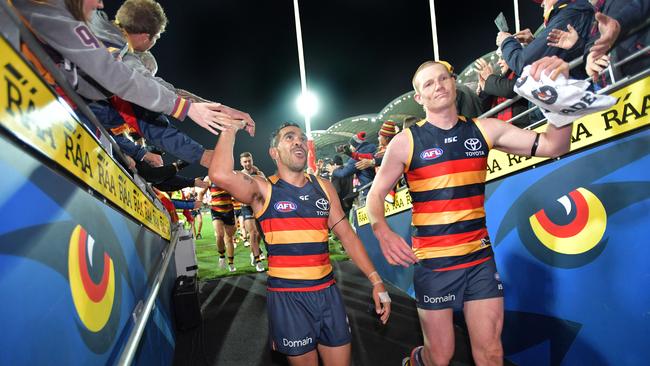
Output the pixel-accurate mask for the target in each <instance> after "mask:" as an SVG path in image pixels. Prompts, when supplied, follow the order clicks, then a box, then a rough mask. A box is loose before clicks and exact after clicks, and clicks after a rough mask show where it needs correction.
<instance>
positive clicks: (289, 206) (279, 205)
mask: <svg viewBox="0 0 650 366" xmlns="http://www.w3.org/2000/svg"><path fill="white" fill-rule="evenodd" d="M273 207H274V208H275V210H276V211H278V212H291V211H295V210H297V209H298V205H296V204H295V203H293V202H291V201H280V202H276V203H275V205H273Z"/></svg>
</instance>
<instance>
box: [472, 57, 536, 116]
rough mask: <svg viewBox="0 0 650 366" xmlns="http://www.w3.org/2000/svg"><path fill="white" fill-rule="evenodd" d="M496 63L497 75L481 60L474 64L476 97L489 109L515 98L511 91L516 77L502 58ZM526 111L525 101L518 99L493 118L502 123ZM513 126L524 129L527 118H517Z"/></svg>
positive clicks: (489, 65)
mask: <svg viewBox="0 0 650 366" xmlns="http://www.w3.org/2000/svg"><path fill="white" fill-rule="evenodd" d="M497 63H498V65H499V68H500V74H499V75H497V74H496V73H495V72H494V70H493V68H492V65H491V64H490V63H488V62H487V61H485V60H484V59H482V58H479V59H478V60H477V61H476V63H475V64H474V67H475V68H476V71H477V73H478V89H477V92H478V96H479V98H481V99H482V100H484V101H485V104H487V105H489V108H493V107H496V106H497V105H499V104H501V103H503V102H505V101H506V100H508V99H511V98H514V97H516V96H517V93H515V92H514V91H513V88H514V86H515V83H516V82H517V75H515V73H514V72H512V71H511V70H510V69H509V68H508V64H507V63H506V62H505V60H504V59H503V58H501V57H500V58H499V60H498V61H497ZM526 109H528V102H527V101H526V100H525V99H520V100H518V101H516V102H515V103H514V104H512V105H511V106H509V107H506V108H505V109H503V110H501V111H500V112H499V113H498V114H497V115H496V116H495V117H496V118H498V119H500V120H502V121H509V120H510V119H511V118H512V117H514V116H517V115H519V114H520V113H522V112H524V111H525V110H526ZM513 124H514V125H516V126H517V127H522V128H523V127H526V126H527V125H528V118H524V117H522V118H519V119H518V120H516V121H514V122H513Z"/></svg>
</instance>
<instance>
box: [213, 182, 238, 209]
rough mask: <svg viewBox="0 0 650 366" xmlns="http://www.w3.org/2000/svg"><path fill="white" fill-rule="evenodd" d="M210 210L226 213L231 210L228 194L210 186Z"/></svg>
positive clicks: (230, 198) (230, 197)
mask: <svg viewBox="0 0 650 366" xmlns="http://www.w3.org/2000/svg"><path fill="white" fill-rule="evenodd" d="M210 209H211V210H212V211H216V212H221V213H228V212H230V211H232V210H233V204H232V196H231V195H230V193H228V192H226V191H224V190H223V189H221V188H219V187H217V185H216V184H214V183H212V184H210Z"/></svg>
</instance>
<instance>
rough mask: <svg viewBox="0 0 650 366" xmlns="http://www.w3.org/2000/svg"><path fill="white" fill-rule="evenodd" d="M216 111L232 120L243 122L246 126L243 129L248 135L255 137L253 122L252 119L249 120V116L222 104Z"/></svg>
mask: <svg viewBox="0 0 650 366" xmlns="http://www.w3.org/2000/svg"><path fill="white" fill-rule="evenodd" d="M218 110H219V111H220V112H222V113H225V114H227V115H228V116H230V117H232V118H233V119H236V120H240V121H244V122H245V123H246V125H245V127H244V128H243V129H245V130H246V132H248V134H249V135H251V136H255V121H253V118H251V116H250V114H248V113H246V112H242V111H240V110H237V109H235V108H232V107H228V106H227V105H223V104H220V107H219V109H218Z"/></svg>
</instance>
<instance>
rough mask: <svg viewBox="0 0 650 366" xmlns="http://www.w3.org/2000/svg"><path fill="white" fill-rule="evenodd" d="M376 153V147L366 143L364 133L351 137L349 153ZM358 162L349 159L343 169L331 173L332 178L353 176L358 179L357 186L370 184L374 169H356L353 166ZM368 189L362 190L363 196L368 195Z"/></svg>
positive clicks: (373, 176) (373, 177)
mask: <svg viewBox="0 0 650 366" xmlns="http://www.w3.org/2000/svg"><path fill="white" fill-rule="evenodd" d="M376 151H377V145H375V144H371V143H369V142H368V141H366V132H365V131H361V132H359V133H357V134H356V135H354V136H352V138H351V139H350V152H352V153H355V152H356V153H367V154H374V153H375V152H376ZM358 162H359V161H358V160H357V159H353V158H352V159H349V160H348V161H347V162H346V163H345V165H344V166H343V168H341V169H337V170H335V171H333V172H332V177H336V178H343V177H349V176H351V175H353V174H356V175H357V178H358V179H359V186H361V187H363V186H365V185H367V184H368V183H370V182H372V180H373V179H375V169H374V168H373V167H369V168H366V169H357V168H356V166H355V164H356V163H358ZM369 189H370V188H366V189H364V190H363V192H364V194H367V193H368V190H369Z"/></svg>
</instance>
